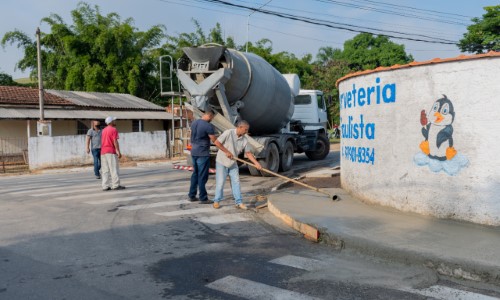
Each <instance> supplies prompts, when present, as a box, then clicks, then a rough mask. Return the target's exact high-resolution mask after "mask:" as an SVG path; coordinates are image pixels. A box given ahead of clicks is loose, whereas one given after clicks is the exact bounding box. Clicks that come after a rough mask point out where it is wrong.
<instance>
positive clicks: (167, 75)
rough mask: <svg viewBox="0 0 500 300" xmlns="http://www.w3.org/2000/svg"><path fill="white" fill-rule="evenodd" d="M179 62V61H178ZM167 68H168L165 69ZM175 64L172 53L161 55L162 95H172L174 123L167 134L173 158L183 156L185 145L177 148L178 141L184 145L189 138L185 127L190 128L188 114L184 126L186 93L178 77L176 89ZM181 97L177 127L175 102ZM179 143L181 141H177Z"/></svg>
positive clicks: (170, 155) (171, 103)
mask: <svg viewBox="0 0 500 300" xmlns="http://www.w3.org/2000/svg"><path fill="white" fill-rule="evenodd" d="M177 63H178V62H177ZM165 69H166V70H165ZM173 74H174V64H173V59H172V57H171V56H170V55H164V56H160V95H161V96H166V97H170V105H171V111H172V123H171V130H170V134H168V135H167V139H168V145H169V157H170V158H172V157H174V156H175V155H180V156H182V155H183V154H184V153H183V149H182V148H183V146H180V147H178V148H179V149H175V147H174V146H175V145H176V141H180V144H181V145H184V144H185V143H186V141H187V140H189V138H188V137H187V135H186V134H185V132H186V131H185V130H184V128H186V127H187V128H189V119H188V117H187V115H186V127H184V124H183V123H184V122H183V118H184V116H183V101H182V98H183V97H185V95H184V94H183V93H182V92H181V90H180V86H181V85H180V82H179V79H177V86H178V87H179V91H174V85H173V82H174V76H173ZM168 85H170V90H169V91H166V90H165V88H166V86H168ZM176 97H178V98H179V117H180V118H179V127H178V128H176V126H175V125H176V124H175V121H176V120H175V119H176V118H175V107H174V104H175V103H174V102H175V98H176ZM176 132H177V133H178V134H177V135H178V137H176ZM177 144H179V142H177Z"/></svg>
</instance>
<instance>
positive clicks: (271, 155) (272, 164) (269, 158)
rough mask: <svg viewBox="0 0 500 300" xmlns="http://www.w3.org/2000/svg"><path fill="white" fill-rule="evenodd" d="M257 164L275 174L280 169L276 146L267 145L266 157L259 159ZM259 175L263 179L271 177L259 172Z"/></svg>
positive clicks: (272, 144)
mask: <svg viewBox="0 0 500 300" xmlns="http://www.w3.org/2000/svg"><path fill="white" fill-rule="evenodd" d="M259 163H260V164H261V165H262V167H263V168H266V169H268V170H269V171H271V172H274V173H277V172H278V170H279V167H280V153H279V151H278V146H276V144H275V143H270V144H269V145H267V153H266V157H265V158H262V159H259ZM260 174H262V176H264V177H270V176H273V175H271V174H269V173H266V172H263V171H261V172H260Z"/></svg>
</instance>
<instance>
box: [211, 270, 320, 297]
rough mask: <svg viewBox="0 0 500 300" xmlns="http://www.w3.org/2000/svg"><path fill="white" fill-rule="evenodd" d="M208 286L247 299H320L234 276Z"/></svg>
mask: <svg viewBox="0 0 500 300" xmlns="http://www.w3.org/2000/svg"><path fill="white" fill-rule="evenodd" d="M206 287H208V288H211V289H213V290H217V291H220V292H224V293H226V294H230V295H233V296H237V297H241V298H245V299H259V300H260V299H276V300H278V299H287V300H294V299H297V300H309V299H319V298H315V297H310V296H307V295H304V294H300V293H297V292H293V291H289V290H285V289H282V288H277V287H274V286H270V285H267V284H263V283H259V282H255V281H251V280H247V279H242V278H238V277H234V276H227V277H224V278H222V279H219V280H216V281H214V282H212V283H209V284H207V285H206Z"/></svg>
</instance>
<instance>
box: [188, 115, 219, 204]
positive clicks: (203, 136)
mask: <svg viewBox="0 0 500 300" xmlns="http://www.w3.org/2000/svg"><path fill="white" fill-rule="evenodd" d="M213 118H214V114H213V112H211V111H207V112H205V113H204V114H203V116H202V117H201V119H198V120H196V121H194V122H193V124H191V147H192V148H191V157H192V158H193V167H194V170H193V175H191V186H190V187H189V194H188V197H189V200H190V201H193V202H194V201H198V200H199V201H200V203H211V201H209V200H208V195H207V189H206V187H205V185H206V184H207V181H208V169H209V166H210V141H212V142H214V141H215V139H216V138H215V131H214V127H213V126H212V124H210V122H211V121H212V119H213ZM198 189H199V192H200V193H199V199H198V198H196V194H197V190H198Z"/></svg>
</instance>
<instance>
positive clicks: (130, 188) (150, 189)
mask: <svg viewBox="0 0 500 300" xmlns="http://www.w3.org/2000/svg"><path fill="white" fill-rule="evenodd" d="M186 187H187V186H182V185H180V186H172V187H158V188H144V189H132V188H133V186H127V189H126V190H120V191H118V193H120V195H123V194H131V193H140V192H144V193H148V194H149V193H151V192H158V191H169V190H177V189H183V188H184V189H185V188H186ZM113 193H115V192H113ZM184 193H186V192H184ZM102 196H103V191H101V190H99V191H98V192H96V193H91V194H89V193H85V194H82V195H75V196H73V195H71V199H70V200H77V199H85V198H92V197H96V198H102ZM55 200H68V197H58V198H55Z"/></svg>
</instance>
